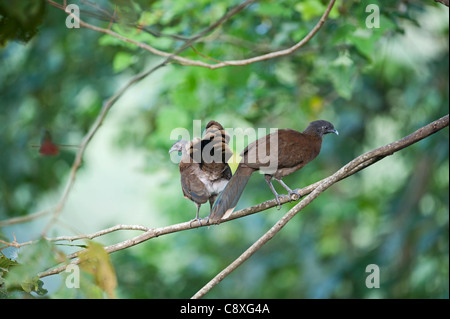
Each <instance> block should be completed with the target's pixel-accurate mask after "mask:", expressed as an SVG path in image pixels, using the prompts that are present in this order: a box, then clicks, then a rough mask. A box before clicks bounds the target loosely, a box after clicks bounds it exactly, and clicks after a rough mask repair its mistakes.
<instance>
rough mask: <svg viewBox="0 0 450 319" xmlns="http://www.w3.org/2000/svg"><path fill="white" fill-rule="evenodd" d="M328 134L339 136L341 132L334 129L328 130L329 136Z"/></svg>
mask: <svg viewBox="0 0 450 319" xmlns="http://www.w3.org/2000/svg"><path fill="white" fill-rule="evenodd" d="M328 133H334V134H336V135H339V132H338V131H337V130H336V129H334V128H333V129H329V130H327V132H326V134H328Z"/></svg>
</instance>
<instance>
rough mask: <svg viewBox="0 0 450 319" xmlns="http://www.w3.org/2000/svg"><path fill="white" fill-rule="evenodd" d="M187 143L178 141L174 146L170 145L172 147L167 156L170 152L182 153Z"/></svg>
mask: <svg viewBox="0 0 450 319" xmlns="http://www.w3.org/2000/svg"><path fill="white" fill-rule="evenodd" d="M187 143H188V141H186V140H179V141H177V142H175V144H173V145H172V147H171V148H170V150H169V154H170V153H172V152H183V149H184V148H185V147H186V145H187Z"/></svg>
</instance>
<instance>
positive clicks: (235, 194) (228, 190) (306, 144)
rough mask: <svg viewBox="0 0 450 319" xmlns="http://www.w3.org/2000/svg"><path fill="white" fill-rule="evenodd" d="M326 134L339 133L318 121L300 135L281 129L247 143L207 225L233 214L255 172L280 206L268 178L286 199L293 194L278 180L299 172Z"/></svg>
mask: <svg viewBox="0 0 450 319" xmlns="http://www.w3.org/2000/svg"><path fill="white" fill-rule="evenodd" d="M328 133H335V134H339V133H338V131H337V130H336V129H335V128H334V126H333V124H331V123H330V122H327V121H323V120H319V121H314V122H311V123H309V125H308V127H307V128H306V130H304V131H303V132H302V133H300V132H297V131H295V130H291V129H281V130H278V131H276V132H274V133H271V134H268V135H266V136H264V137H262V138H260V139H258V140H256V141H254V142H253V143H251V144H249V145H248V146H247V147H246V148H245V149H244V150H243V151H242V153H241V154H240V155H241V157H242V160H241V162H240V163H239V166H238V168H237V170H236V172H235V173H234V175H233V177H232V178H231V180H230V181H229V182H228V185H227V187H225V189H224V190H223V192H222V193H221V195H220V196H219V198H218V199H217V201H216V203H215V204H214V207H213V208H212V209H211V213H210V215H209V222H210V223H218V222H219V221H220V220H221V219H222V218H226V217H228V216H229V215H230V214H231V213H232V212H233V210H234V208H235V207H236V205H237V203H238V201H239V198H240V197H241V194H242V192H243V191H244V188H245V185H247V182H248V180H249V179H250V176H251V175H252V174H253V173H254V172H256V171H261V172H262V173H264V177H265V180H266V182H267V184H268V185H269V187H270V189H271V190H272V192H273V194H274V195H275V199H276V200H277V203H278V206H279V207H281V204H280V200H279V198H278V197H279V195H278V194H277V192H276V191H275V188H274V187H273V185H272V179H275V180H277V181H278V182H279V183H280V184H281V186H283V187H284V188H285V189H286V190H287V191H288V192H289V197H290V196H291V195H292V194H294V193H295V192H294V191H293V190H292V189H290V188H289V187H288V186H287V185H286V184H285V183H284V182H283V181H282V180H281V179H282V178H283V177H285V176H287V175H289V174H291V173H293V172H295V171H297V170H299V169H301V168H302V167H303V166H305V165H306V164H308V163H309V162H311V161H312V160H313V159H314V158H315V157H316V156H317V155H319V153H320V148H321V146H322V136H323V135H325V134H328ZM297 195H298V194H297Z"/></svg>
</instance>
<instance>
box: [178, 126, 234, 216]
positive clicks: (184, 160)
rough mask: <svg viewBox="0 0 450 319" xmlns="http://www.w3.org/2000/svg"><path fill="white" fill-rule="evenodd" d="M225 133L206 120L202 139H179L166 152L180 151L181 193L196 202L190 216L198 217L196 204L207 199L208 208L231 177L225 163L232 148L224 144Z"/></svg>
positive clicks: (200, 203) (219, 127)
mask: <svg viewBox="0 0 450 319" xmlns="http://www.w3.org/2000/svg"><path fill="white" fill-rule="evenodd" d="M229 140H230V137H229V135H228V134H227V133H226V132H225V130H224V129H223V127H222V125H220V124H219V123H218V122H216V121H210V122H209V123H208V124H207V125H206V130H205V133H204V136H203V138H202V139H200V138H197V139H194V140H192V141H186V140H180V141H178V142H176V143H175V144H173V146H172V147H171V149H170V150H169V153H171V152H173V151H178V152H181V160H180V164H179V168H180V175H181V189H182V190H183V195H184V197H186V198H187V199H190V200H191V201H193V202H194V203H195V205H196V206H197V215H196V217H195V218H194V219H192V220H191V223H192V222H194V221H199V223H200V224H201V220H200V219H199V212H200V206H201V205H202V204H204V203H206V202H207V201H209V204H210V206H211V208H212V206H213V204H214V201H215V200H216V198H217V196H218V195H219V194H220V192H222V190H223V189H224V188H225V186H226V185H227V183H228V181H229V180H230V179H231V176H232V173H231V169H230V166H229V165H228V164H227V162H228V160H229V159H230V157H231V156H233V151H231V149H230V148H229V146H228V142H229Z"/></svg>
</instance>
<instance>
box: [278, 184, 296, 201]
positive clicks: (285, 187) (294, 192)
mask: <svg viewBox="0 0 450 319" xmlns="http://www.w3.org/2000/svg"><path fill="white" fill-rule="evenodd" d="M276 180H277V182H278V183H280V184H281V186H283V188H284V189H285V190H287V191H288V193H289V201H291V200H298V199H299V198H300V194H299V193H298V192H296V191H293V190H292V189H290V188H289V186H287V185H286V184H285V183H284V182H283V181H282V180H281V179H276ZM292 195H294V198H292Z"/></svg>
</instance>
